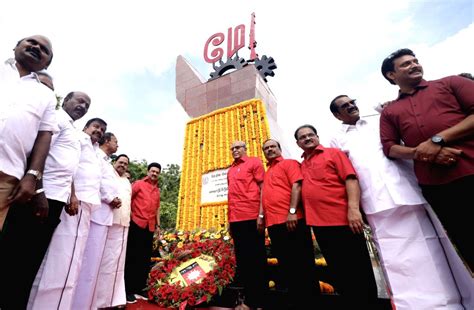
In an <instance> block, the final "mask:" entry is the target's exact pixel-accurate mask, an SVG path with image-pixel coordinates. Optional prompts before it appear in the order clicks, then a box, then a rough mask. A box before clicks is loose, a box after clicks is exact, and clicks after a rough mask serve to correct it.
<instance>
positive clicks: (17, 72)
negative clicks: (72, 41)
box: [0, 35, 58, 309]
mask: <svg viewBox="0 0 474 310" xmlns="http://www.w3.org/2000/svg"><path fill="white" fill-rule="evenodd" d="M14 55H15V59H9V60H7V61H6V62H5V63H4V64H2V65H0V102H1V104H0V253H2V255H0V274H2V279H4V280H2V281H1V283H0V308H4V309H9V308H14V307H15V306H14V298H12V296H11V291H12V287H15V283H16V282H14V280H13V278H15V277H17V278H18V279H21V278H19V277H18V275H15V274H13V271H14V269H13V268H11V267H10V266H13V265H14V264H15V255H16V253H12V252H11V251H12V249H15V248H16V247H18V245H17V244H16V241H17V240H16V236H15V235H16V233H15V232H14V230H15V229H14V226H15V224H14V221H15V219H12V220H11V222H12V225H11V226H12V230H11V231H10V232H8V231H9V228H8V225H5V226H4V222H5V220H6V217H7V214H8V211H9V209H10V208H11V209H17V210H18V211H27V212H29V213H33V214H36V215H37V216H38V217H39V218H42V219H44V218H46V217H47V214H48V206H47V204H43V205H39V204H36V203H34V200H36V199H37V197H35V196H34V195H35V191H36V189H37V182H38V181H39V180H40V179H41V176H42V173H43V168H44V162H45V159H46V156H47V154H48V151H49V144H50V142H51V136H52V134H53V133H55V132H57V130H58V128H57V122H56V117H55V114H54V108H55V106H56V100H55V97H54V94H53V93H52V92H51V90H49V89H47V88H46V87H44V86H43V85H42V84H41V82H40V81H39V78H38V75H37V74H36V73H35V71H39V70H43V69H45V68H47V67H48V66H49V64H50V63H51V60H52V57H53V52H52V46H51V42H50V41H49V39H48V38H46V37H44V36H39V35H35V36H31V37H27V38H24V39H22V40H20V41H19V42H18V43H17V45H16V47H15V48H14ZM38 193H39V192H38ZM32 198H34V199H33V201H31V200H32ZM30 202H33V203H30ZM41 206H42V207H43V208H40V207H41ZM23 246H25V247H26V246H27V243H26V244H23ZM22 250H25V249H22ZM20 252H21V251H20ZM18 254H21V253H18ZM18 281H19V280H18ZM19 282H21V281H19ZM11 302H13V303H11Z"/></svg>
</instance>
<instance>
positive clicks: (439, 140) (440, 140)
mask: <svg viewBox="0 0 474 310" xmlns="http://www.w3.org/2000/svg"><path fill="white" fill-rule="evenodd" d="M431 142H433V143H434V144H437V145H440V146H443V145H444V144H445V142H444V139H443V137H441V136H438V135H434V136H432V137H431Z"/></svg>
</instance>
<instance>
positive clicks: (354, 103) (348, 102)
mask: <svg viewBox="0 0 474 310" xmlns="http://www.w3.org/2000/svg"><path fill="white" fill-rule="evenodd" d="M356 101H357V100H356V99H352V100H351V101H347V102H344V103H343V104H341V106H340V107H339V108H340V109H342V110H346V109H347V108H348V107H349V106H350V105H357V104H356Z"/></svg>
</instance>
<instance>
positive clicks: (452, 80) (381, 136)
mask: <svg viewBox="0 0 474 310" xmlns="http://www.w3.org/2000/svg"><path fill="white" fill-rule="evenodd" d="M14 55H15V57H14V59H9V60H7V61H6V62H5V63H4V64H2V66H1V67H0V98H1V101H2V104H1V105H0V158H1V160H0V252H1V255H0V268H1V274H2V277H1V278H2V279H1V281H0V308H1V309H2V310H8V309H26V308H28V309H98V308H108V307H117V306H121V305H124V304H125V303H126V302H130V303H133V302H136V298H145V297H143V296H141V295H142V294H143V289H144V288H145V286H146V279H147V275H148V272H149V264H150V256H151V249H152V247H151V244H152V239H153V234H154V233H158V234H159V227H160V217H159V207H160V191H159V188H158V176H159V174H160V172H161V166H160V165H159V164H158V163H151V164H150V165H149V166H148V175H147V176H146V177H145V178H144V179H142V180H138V181H136V182H134V183H133V185H131V184H130V182H129V178H130V176H129V175H128V176H127V172H128V171H127V168H128V164H129V158H128V157H127V155H125V154H121V155H118V156H117V157H116V159H115V162H114V163H113V164H112V163H111V161H110V158H111V155H112V154H114V153H115V152H117V149H118V141H117V137H116V136H115V135H114V134H113V133H111V132H107V123H106V122H105V121H104V120H103V119H101V118H92V119H90V120H89V121H87V123H86V125H85V126H84V128H83V129H82V130H77V129H76V128H75V126H74V122H75V121H76V120H78V119H81V118H82V117H84V116H85V115H86V114H87V112H88V110H89V107H90V104H91V98H90V97H89V96H88V95H87V94H86V93H84V92H80V91H74V92H70V93H69V94H68V95H67V96H66V97H65V98H64V100H63V102H62V106H61V108H60V109H58V110H56V109H55V106H56V98H55V96H54V93H53V91H52V90H54V83H53V81H52V79H51V77H49V75H48V74H47V73H46V71H44V70H45V69H47V67H48V66H49V65H50V64H51V61H52V58H53V50H52V45H51V42H50V41H49V40H48V39H47V38H46V37H44V36H39V35H36V36H31V37H27V38H24V39H22V40H20V41H19V42H18V43H17V45H16V47H15V48H14ZM382 74H383V76H384V77H385V78H386V79H387V80H388V81H389V82H390V83H392V84H396V85H398V86H399V87H400V91H399V95H398V97H397V99H396V100H394V101H392V102H390V103H388V104H387V105H385V107H384V108H383V110H382V113H381V116H380V120H379V118H378V117H377V118H370V119H363V118H361V117H360V115H359V110H358V108H357V105H356V100H355V99H352V98H351V97H350V96H348V95H339V96H337V97H335V98H334V99H333V100H332V101H331V103H330V111H331V113H332V114H333V115H334V117H336V118H337V119H339V120H340V121H341V122H342V126H341V129H340V130H339V131H338V132H337V133H336V135H335V136H334V137H333V139H332V140H331V148H326V147H324V146H322V145H321V144H320V143H319V136H318V133H317V130H316V128H315V127H314V126H312V125H308V124H306V125H302V126H300V127H299V128H298V129H297V130H296V131H295V134H294V137H295V140H296V143H297V145H298V146H299V147H300V148H301V149H302V150H303V155H302V157H303V161H302V163H301V164H300V163H299V162H298V161H296V160H293V159H285V158H283V157H282V150H281V146H280V144H279V142H278V141H276V140H273V139H269V140H267V141H265V142H264V144H263V145H262V149H263V152H264V155H265V157H266V159H267V161H268V163H267V167H268V169H267V171H265V169H264V167H263V164H262V161H261V160H260V159H258V158H256V157H249V156H247V154H246V145H245V142H243V141H235V142H234V143H233V144H232V146H231V152H232V156H233V158H234V162H233V164H232V165H231V167H230V169H229V171H228V185H229V191H228V203H229V212H228V214H229V218H228V221H229V229H230V232H231V235H232V237H233V239H234V246H235V255H236V259H237V275H238V279H239V281H240V282H241V284H242V285H243V287H244V294H245V303H246V305H248V306H250V307H252V308H261V307H265V299H266V297H267V290H268V285H267V283H266V281H265V266H266V256H265V249H264V234H263V231H264V230H265V228H266V229H268V232H269V235H270V238H271V240H272V247H273V251H274V253H275V255H276V257H277V258H278V261H279V265H280V268H281V270H282V275H283V277H282V279H283V285H284V286H286V287H287V288H288V295H289V297H290V303H289V305H287V306H288V307H293V308H294V309H311V307H312V305H315V304H316V303H317V299H318V297H319V295H320V291H319V284H318V279H317V277H316V274H315V273H314V253H313V243H312V239H311V229H312V230H313V232H314V233H315V235H316V239H317V242H318V244H319V246H320V248H321V250H322V253H323V255H324V257H325V258H326V261H327V263H328V268H329V269H330V271H331V274H332V276H333V284H334V286H335V288H336V290H337V292H338V294H340V295H341V296H342V299H343V300H344V302H345V303H346V306H347V307H348V308H349V307H351V308H357V309H359V308H361V309H370V308H375V307H376V305H377V286H376V282H375V278H374V274H373V270H372V263H371V259H370V255H369V252H368V250H367V246H366V239H365V238H364V226H365V225H366V224H365V221H367V222H368V224H369V225H370V227H371V229H372V232H373V236H374V239H375V241H376V245H377V250H378V253H379V255H380V257H381V261H382V267H383V269H384V272H385V275H386V277H387V280H388V283H389V286H390V289H391V292H392V294H393V301H394V304H395V306H396V308H397V309H438V308H443V309H462V307H463V305H465V304H468V303H471V304H472V299H473V285H472V278H471V281H470V282H468V284H467V285H468V286H469V287H468V290H467V293H466V292H465V291H463V290H462V289H461V286H464V284H463V285H460V280H459V277H458V276H457V275H456V274H455V272H453V266H452V264H453V263H452V262H451V261H449V259H447V258H446V256H445V255H444V254H443V253H446V252H447V251H448V250H447V249H446V248H445V247H444V246H443V244H442V243H440V242H439V234H440V232H439V231H437V229H436V227H435V225H434V224H433V221H435V220H436V221H437V220H438V218H439V221H440V222H441V223H442V225H443V226H444V229H445V230H446V231H447V233H448V235H449V237H450V239H451V240H452V243H453V244H454V245H455V247H456V249H457V250H458V252H459V257H460V258H461V259H462V260H463V262H464V263H465V268H466V270H468V272H470V276H471V277H472V267H473V257H472V251H471V249H470V247H471V246H472V245H471V246H470V245H469V244H472V243H471V242H472V240H471V239H472V235H473V234H472V232H471V233H469V231H471V230H472V228H469V227H472V225H469V224H470V217H469V216H468V214H470V213H469V206H470V205H472V202H470V199H469V198H470V197H469V196H468V191H469V190H471V189H472V188H474V139H473V138H474V82H473V81H472V80H470V79H468V78H466V77H460V76H450V77H446V78H443V79H439V80H435V81H425V80H424V79H423V70H422V67H421V65H420V64H419V63H418V60H417V59H416V57H415V54H414V53H413V52H412V51H411V50H408V49H402V50H399V51H396V52H394V53H393V54H391V55H390V56H389V57H387V58H386V59H385V60H384V62H383V65H382ZM420 188H421V189H420ZM432 210H434V212H435V213H436V215H437V219H435V220H434V219H433V218H432V217H430V215H429V214H428V213H427V212H432ZM408 282H409V283H408ZM308 307H309V308H308Z"/></svg>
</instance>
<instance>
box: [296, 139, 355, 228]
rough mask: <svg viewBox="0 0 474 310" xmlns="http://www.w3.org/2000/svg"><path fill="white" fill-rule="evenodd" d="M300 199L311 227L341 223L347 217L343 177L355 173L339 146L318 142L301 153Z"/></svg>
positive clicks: (344, 179) (345, 220) (338, 224)
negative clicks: (323, 144) (324, 144)
mask: <svg viewBox="0 0 474 310" xmlns="http://www.w3.org/2000/svg"><path fill="white" fill-rule="evenodd" d="M303 156H304V157H305V159H304V161H303V162H302V163H301V172H302V173H303V188H302V198H303V205H304V211H305V217H306V223H307V224H308V225H310V226H343V225H349V221H348V220H347V210H348V205H347V192H346V179H347V178H348V177H349V176H355V175H356V173H355V170H354V167H352V164H351V162H350V160H349V159H348V158H347V155H346V154H344V153H343V152H342V151H341V150H339V149H333V148H325V147H323V146H322V145H318V146H317V147H316V148H315V149H314V151H313V152H312V153H311V154H303Z"/></svg>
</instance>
